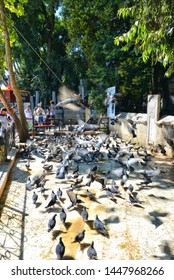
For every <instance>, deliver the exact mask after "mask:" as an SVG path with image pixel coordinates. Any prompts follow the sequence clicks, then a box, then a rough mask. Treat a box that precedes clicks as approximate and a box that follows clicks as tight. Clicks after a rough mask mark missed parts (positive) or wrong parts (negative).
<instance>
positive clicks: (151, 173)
mask: <svg viewBox="0 0 174 280" xmlns="http://www.w3.org/2000/svg"><path fill="white" fill-rule="evenodd" d="M160 173H161V170H160V169H159V168H156V169H152V170H144V171H143V172H142V173H141V174H142V175H143V176H144V177H145V178H152V177H155V176H158V175H159V174H160Z"/></svg>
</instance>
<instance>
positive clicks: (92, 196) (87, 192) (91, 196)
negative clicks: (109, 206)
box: [86, 189, 95, 198]
mask: <svg viewBox="0 0 174 280" xmlns="http://www.w3.org/2000/svg"><path fill="white" fill-rule="evenodd" d="M86 195H87V196H88V197H89V198H94V197H95V194H94V193H92V192H90V191H89V190H88V189H87V190H86Z"/></svg>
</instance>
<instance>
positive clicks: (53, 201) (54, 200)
mask: <svg viewBox="0 0 174 280" xmlns="http://www.w3.org/2000/svg"><path fill="white" fill-rule="evenodd" d="M55 204H56V199H55V198H51V200H50V201H49V202H48V204H47V206H45V208H49V207H51V206H54V205H55Z"/></svg>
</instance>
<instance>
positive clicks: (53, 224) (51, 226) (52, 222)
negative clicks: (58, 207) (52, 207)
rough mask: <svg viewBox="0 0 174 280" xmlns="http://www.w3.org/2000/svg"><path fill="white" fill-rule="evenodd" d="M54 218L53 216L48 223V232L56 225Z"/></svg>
mask: <svg viewBox="0 0 174 280" xmlns="http://www.w3.org/2000/svg"><path fill="white" fill-rule="evenodd" d="M56 216H57V214H55V215H54V216H53V217H52V218H51V219H50V220H49V221H48V232H50V231H51V230H52V229H53V228H54V227H55V225H56Z"/></svg>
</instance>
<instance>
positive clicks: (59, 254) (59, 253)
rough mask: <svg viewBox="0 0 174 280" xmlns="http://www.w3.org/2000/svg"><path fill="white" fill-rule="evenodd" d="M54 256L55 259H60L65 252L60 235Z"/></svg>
mask: <svg viewBox="0 0 174 280" xmlns="http://www.w3.org/2000/svg"><path fill="white" fill-rule="evenodd" d="M55 251H56V256H57V260H62V259H63V256H64V254H65V245H64V243H63V241H62V237H60V238H59V243H58V244H57V245H56V250H55Z"/></svg>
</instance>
